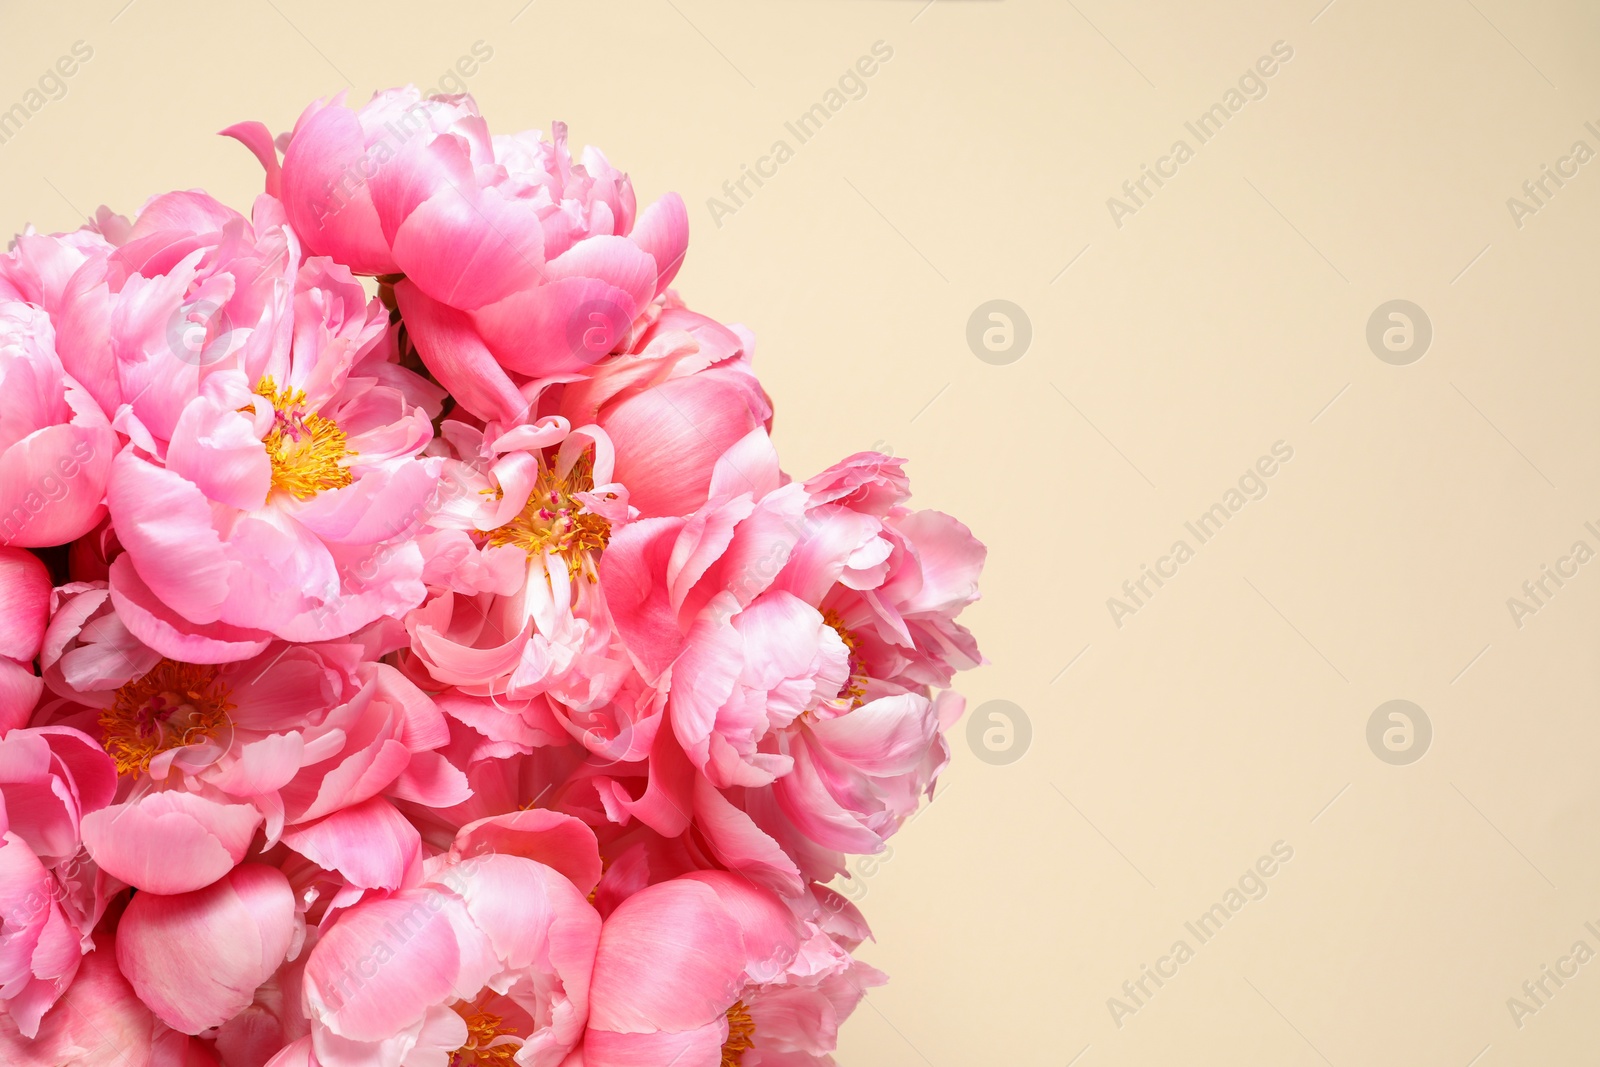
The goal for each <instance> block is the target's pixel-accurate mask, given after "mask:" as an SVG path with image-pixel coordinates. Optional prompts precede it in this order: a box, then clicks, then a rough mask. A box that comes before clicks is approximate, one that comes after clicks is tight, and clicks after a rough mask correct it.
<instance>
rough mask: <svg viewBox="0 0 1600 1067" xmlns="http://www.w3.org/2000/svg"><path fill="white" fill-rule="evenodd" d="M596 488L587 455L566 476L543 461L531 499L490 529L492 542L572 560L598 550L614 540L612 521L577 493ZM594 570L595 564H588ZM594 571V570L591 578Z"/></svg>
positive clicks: (529, 553)
mask: <svg viewBox="0 0 1600 1067" xmlns="http://www.w3.org/2000/svg"><path fill="white" fill-rule="evenodd" d="M593 488H594V469H593V465H592V463H591V461H590V459H589V457H587V456H585V457H583V458H582V459H580V460H578V462H576V463H574V464H573V465H572V469H571V470H570V471H568V472H567V476H566V477H565V478H561V477H558V476H557V475H556V472H555V471H554V470H553V469H551V468H550V467H547V466H545V464H544V463H543V462H541V463H540V464H539V477H538V480H537V481H536V482H535V483H534V486H533V491H532V492H531V493H529V494H528V502H527V504H525V505H523V508H522V510H521V511H520V512H518V513H517V516H516V518H514V519H512V520H511V521H510V522H508V523H506V524H505V525H504V526H500V527H498V528H496V529H493V530H490V531H489V543H490V544H491V545H516V546H517V547H518V548H520V549H522V550H523V551H524V552H526V553H528V555H530V556H537V555H538V554H540V553H541V552H543V551H544V550H545V549H547V548H548V549H550V550H551V551H553V552H557V553H559V554H561V555H563V556H566V557H567V559H568V560H569V561H571V562H579V559H578V558H579V557H581V556H583V555H585V554H588V553H595V552H599V551H600V550H601V549H603V548H605V547H606V542H608V541H609V540H611V524H610V523H609V522H607V521H606V520H605V519H603V518H601V517H600V516H599V515H596V514H594V513H593V512H590V511H585V510H584V505H583V502H582V501H581V500H578V499H576V497H577V494H579V493H586V492H588V491H589V490H591V489H593ZM586 569H590V570H592V568H586ZM593 577H594V575H593V574H592V573H591V574H590V578H591V579H593Z"/></svg>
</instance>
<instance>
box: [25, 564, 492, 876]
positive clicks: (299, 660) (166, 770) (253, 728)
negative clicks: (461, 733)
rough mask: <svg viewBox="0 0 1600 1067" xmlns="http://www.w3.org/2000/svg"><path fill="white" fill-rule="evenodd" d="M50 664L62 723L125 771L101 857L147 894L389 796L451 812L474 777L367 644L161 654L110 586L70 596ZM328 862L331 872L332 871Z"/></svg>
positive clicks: (98, 836) (92, 827) (61, 610)
mask: <svg viewBox="0 0 1600 1067" xmlns="http://www.w3.org/2000/svg"><path fill="white" fill-rule="evenodd" d="M58 596H60V597H61V603H60V606H59V607H58V609H57V612H56V615H55V618H54V619H53V620H52V623H51V626H50V630H49V631H48V633H47V636H46V640H45V649H44V653H43V656H42V662H43V663H44V668H45V676H46V679H47V681H48V684H49V685H50V686H51V688H52V689H53V690H54V691H55V692H56V693H58V694H59V695H60V696H61V697H62V698H63V699H62V700H59V701H57V702H56V703H55V704H54V705H53V706H52V707H51V708H50V710H49V718H50V721H52V722H56V723H62V724H71V725H74V726H77V727H79V728H81V729H82V730H84V731H85V732H87V733H89V734H90V735H92V736H96V737H99V738H100V739H101V743H102V744H103V745H104V746H105V748H106V750H107V751H108V752H110V753H111V754H112V756H113V757H114V759H115V765H116V769H117V771H118V772H119V773H120V774H121V776H122V788H121V789H120V790H119V791H118V802H117V803H116V804H114V805H112V806H111V807H109V808H107V809H106V810H105V811H104V812H102V813H99V814H98V815H96V816H94V817H93V818H91V819H90V820H89V821H88V825H87V826H86V827H85V837H86V840H87V842H88V845H89V850H90V852H91V853H92V854H93V855H94V856H95V858H96V860H97V861H98V862H99V863H100V864H101V866H103V867H104V868H105V869H106V870H108V871H110V872H112V873H114V874H115V875H116V876H117V877H118V878H121V879H122V880H123V881H126V882H128V883H129V884H131V885H134V886H137V887H139V888H141V889H146V890H150V891H152V892H157V893H168V894H171V893H183V892H190V891H193V890H196V889H200V888H202V887H204V886H206V885H208V884H210V883H211V882H213V881H215V880H216V879H217V878H219V877H221V876H222V875H224V874H226V873H227V872H228V871H229V870H230V869H231V868H232V867H233V866H234V865H235V864H237V863H239V862H240V861H241V860H242V859H243V858H244V856H245V854H246V852H247V851H248V848H249V846H250V844H251V842H252V840H253V839H254V837H255V833H256V831H257V829H258V828H264V829H265V832H266V834H267V838H268V840H269V841H276V840H277V839H278V838H279V837H280V836H282V835H283V833H284V827H285V826H286V825H287V826H290V827H297V826H302V825H305V824H310V823H313V822H315V821H316V820H321V819H324V818H326V817H329V816H332V815H334V814H336V813H338V812H340V811H341V810H343V809H346V808H349V807H352V806H354V805H360V804H362V803H363V802H366V801H369V800H372V799H373V798H375V797H378V796H380V795H389V796H394V797H398V798H403V799H407V800H412V801H415V802H418V803H423V804H429V805H435V806H449V805H452V804H457V803H460V802H461V801H462V800H464V799H465V798H466V796H467V795H468V794H467V786H466V780H465V778H464V776H463V775H462V774H461V773H460V772H459V771H457V770H456V769H455V768H454V767H452V766H451V765H450V764H449V763H447V762H446V761H445V760H444V759H443V758H441V757H440V756H439V755H438V754H437V753H436V751H435V750H437V749H439V748H440V747H442V746H443V745H444V744H445V743H446V742H447V741H448V732H447V731H446V728H445V721H444V717H443V716H442V715H441V714H440V713H439V710H438V709H437V708H436V707H435V706H434V704H433V702H432V701H431V700H429V699H428V698H427V696H425V695H424V694H423V693H422V692H420V691H419V690H418V689H417V688H416V687H415V686H413V685H412V684H411V683H410V682H408V681H406V680H405V678H404V677H403V676H402V675H401V674H400V673H399V672H398V671H397V670H395V669H394V668H393V667H390V666H388V665H387V664H383V663H378V662H373V660H372V659H371V650H370V649H369V648H368V647H367V646H365V645H361V644H354V643H340V642H333V643H326V644H319V645H285V644H281V643H275V644H274V645H272V646H270V647H268V648H267V649H265V650H264V651H262V652H261V654H260V655H258V656H257V657H255V658H253V659H249V660H243V661H237V662H233V663H225V664H208V663H185V662H181V661H176V660H172V659H168V658H164V657H162V656H161V655H160V654H159V653H157V652H156V651H155V650H153V649H151V648H149V647H147V646H145V645H143V644H142V643H140V642H139V641H138V640H137V638H136V637H134V636H133V635H132V634H131V633H130V632H129V631H128V629H127V627H126V626H125V625H123V621H122V616H121V615H120V614H119V613H118V612H116V611H115V610H114V608H113V606H112V604H113V598H112V597H111V596H108V592H107V590H106V589H105V588H103V587H102V586H98V585H75V586H65V587H63V588H62V589H61V590H60V591H59V592H58ZM330 862H331V861H330Z"/></svg>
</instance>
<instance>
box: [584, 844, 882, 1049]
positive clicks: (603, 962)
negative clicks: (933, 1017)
mask: <svg viewBox="0 0 1600 1067" xmlns="http://www.w3.org/2000/svg"><path fill="white" fill-rule="evenodd" d="M812 910H813V911H815V913H816V914H815V915H813V916H807V917H806V921H802V920H801V918H800V917H797V915H796V913H795V912H793V911H791V909H790V907H789V906H788V905H786V904H785V903H784V902H783V901H782V900H780V899H779V898H778V897H776V896H774V895H772V894H771V893H768V892H766V891H765V890H762V889H758V888H756V887H755V886H753V885H751V884H750V883H749V882H747V881H745V880H744V879H742V878H739V877H738V876H736V875H731V874H726V873H723V872H704V873H698V874H689V875H685V876H683V877H681V878H674V879H672V880H670V881H665V882H659V883H657V884H655V885H652V886H649V887H647V888H645V889H641V890H639V891H638V892H637V893H635V894H634V895H632V896H630V897H629V898H628V899H627V900H625V901H624V902H623V903H622V904H621V905H620V906H619V907H618V908H617V909H616V910H615V911H614V912H612V913H611V915H610V916H609V917H608V918H607V919H606V923H605V927H604V928H603V929H602V930H601V933H600V947H599V951H598V953H597V954H596V956H595V963H594V984H593V986H592V989H591V1003H590V1008H589V1029H588V1032H587V1034H585V1036H584V1043H583V1063H584V1067H642V1065H644V1064H666V1063H672V1064H677V1065H681V1067H730V1065H734V1067H763V1065H766V1067H802V1065H812V1064H816V1065H821V1064H829V1063H832V1062H833V1061H832V1058H831V1057H830V1055H829V1054H830V1053H831V1052H832V1051H833V1049H834V1044H835V1039H836V1037H837V1035H838V1028H839V1023H840V1022H842V1021H843V1020H844V1018H845V1017H846V1016H848V1015H849V1014H850V1012H851V1011H852V1010H854V1008H855V1006H856V1004H857V1003H858V1002H859V1001H860V999H861V997H862V995H863V994H864V993H865V991H866V987H868V986H872V985H877V984H879V983H880V982H881V981H882V976H881V975H879V974H878V972H876V971H874V970H873V969H872V968H870V967H867V966H865V965H863V964H860V963H857V962H856V961H855V960H854V959H853V958H852V957H851V956H850V953H849V947H853V944H852V943H849V942H845V943H840V942H838V941H835V940H834V938H833V936H832V934H831V933H830V929H831V928H833V927H835V925H836V924H835V923H834V921H833V920H831V919H830V918H828V917H827V916H826V915H825V914H824V913H822V912H821V910H820V909H812Z"/></svg>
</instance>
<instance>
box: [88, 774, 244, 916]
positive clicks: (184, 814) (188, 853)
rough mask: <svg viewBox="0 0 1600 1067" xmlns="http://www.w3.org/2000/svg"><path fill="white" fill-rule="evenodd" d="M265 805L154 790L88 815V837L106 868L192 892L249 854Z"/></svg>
mask: <svg viewBox="0 0 1600 1067" xmlns="http://www.w3.org/2000/svg"><path fill="white" fill-rule="evenodd" d="M261 822H262V816H261V813H260V812H259V811H257V810H256V809H255V808H253V807H251V806H250V805H248V804H223V803H219V802H217V801H215V800H210V799H207V798H206V797H202V796H200V795H198V794H195V793H186V792H175V791H171V790H168V791H165V792H159V793H148V794H146V795H145V796H143V797H140V798H139V799H137V800H130V801H128V802H126V803H123V804H117V805H114V806H112V807H109V808H102V809H101V810H100V811H96V812H92V813H90V814H88V815H86V816H84V819H83V843H84V845H85V846H86V847H87V848H88V849H89V854H90V855H91V856H93V857H94V860H95V862H96V863H98V864H99V865H100V867H101V869H102V870H104V871H105V872H106V873H107V874H109V875H111V876H112V877H113V878H118V879H121V880H122V881H124V882H127V883H128V884H129V885H131V886H134V887H135V888H137V889H143V890H146V891H148V892H151V893H165V894H174V893H188V892H192V891H193V890H196V889H202V888H204V887H205V886H208V885H210V884H211V883H212V882H215V881H216V880H217V879H218V878H221V877H222V876H223V875H225V874H227V873H228V872H229V871H230V870H232V869H233V868H234V866H235V865H236V864H237V863H238V862H239V861H240V860H242V859H244V855H245V852H246V851H248V850H249V847H250V841H251V839H252V838H253V837H254V836H255V832H256V828H257V827H258V826H260V825H261Z"/></svg>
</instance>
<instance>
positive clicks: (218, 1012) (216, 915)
mask: <svg viewBox="0 0 1600 1067" xmlns="http://www.w3.org/2000/svg"><path fill="white" fill-rule="evenodd" d="M294 922H295V900H294V891H293V890H292V889H291V888H290V887H289V880H288V879H287V878H285V877H284V876H283V872H281V871H279V870H278V869H277V868H275V867H268V866H265V865H263V864H259V863H247V864H244V865H243V866H240V867H235V868H234V869H233V870H232V871H230V872H228V874H227V875H226V876H224V877H223V878H222V879H220V880H219V881H217V882H215V883H213V884H211V885H210V886H207V887H206V888H204V889H201V890H198V891H196V892H192V893H183V894H180V895H176V896H160V895H157V894H155V893H135V894H134V897H133V900H132V901H131V902H129V904H128V909H127V911H125V912H124V913H123V916H122V921H121V922H120V923H119V924H118V927H117V935H118V936H117V962H118V964H119V965H120V966H121V968H122V973H123V974H124V975H126V976H127V979H128V981H129V982H130V983H131V984H132V985H133V988H134V989H135V990H136V991H137V992H138V994H139V999H141V1000H143V1001H144V1002H145V1003H146V1004H148V1005H149V1006H150V1009H151V1010H152V1011H154V1012H155V1013H156V1015H157V1016H159V1017H160V1018H161V1020H162V1021H163V1022H165V1023H166V1024H167V1025H168V1026H171V1027H172V1028H173V1029H175V1030H179V1031H181V1032H183V1033H186V1034H199V1033H201V1032H203V1031H205V1030H208V1029H210V1028H211V1027H213V1026H220V1025H222V1024H223V1023H225V1022H227V1021H228V1020H229V1019H231V1018H232V1017H233V1016H235V1015H236V1014H238V1013H239V1012H241V1011H243V1010H244V1009H245V1008H246V1007H248V1006H249V1004H250V1002H251V1001H252V1000H253V999H254V997H255V991H256V987H257V986H259V985H260V984H261V983H262V982H265V981H266V980H267V979H268V978H270V977H271V976H272V974H273V972H275V971H276V970H277V969H278V966H279V964H281V963H283V961H284V957H285V956H287V955H288V952H289V945H290V943H291V940H292V938H293V933H294Z"/></svg>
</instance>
